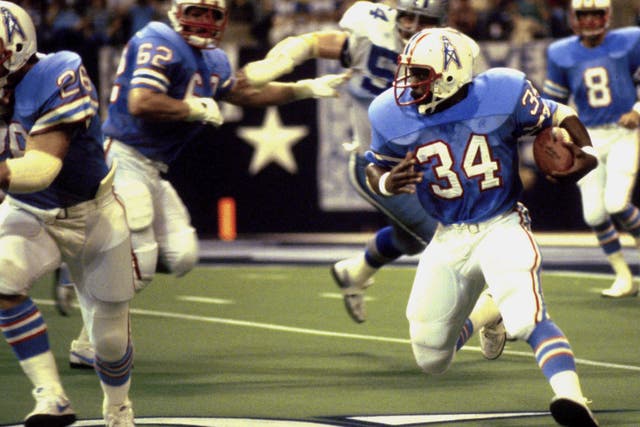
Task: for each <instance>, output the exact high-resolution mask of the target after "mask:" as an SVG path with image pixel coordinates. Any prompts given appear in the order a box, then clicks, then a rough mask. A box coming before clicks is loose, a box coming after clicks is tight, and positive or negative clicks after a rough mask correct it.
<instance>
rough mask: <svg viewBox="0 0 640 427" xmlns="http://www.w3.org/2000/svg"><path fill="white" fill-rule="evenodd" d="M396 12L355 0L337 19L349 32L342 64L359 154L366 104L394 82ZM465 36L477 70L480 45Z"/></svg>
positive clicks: (364, 140) (365, 142) (398, 43)
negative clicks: (348, 73) (350, 73)
mask: <svg viewBox="0 0 640 427" xmlns="http://www.w3.org/2000/svg"><path fill="white" fill-rule="evenodd" d="M397 13H398V12H397V10H396V9H394V8H392V7H389V6H387V5H385V4H381V3H372V2H369V1H358V2H356V3H354V4H353V5H352V6H351V7H350V8H349V9H347V11H346V12H345V13H344V15H343V16H342V19H340V22H339V26H340V28H341V29H342V30H344V31H347V32H349V39H348V49H347V52H346V54H347V55H346V57H343V58H342V65H343V66H345V67H348V68H350V69H351V70H352V71H353V76H352V77H351V79H349V81H348V83H347V91H348V92H349V95H350V96H351V99H352V101H353V103H352V106H351V108H350V114H351V126H352V128H353V132H354V141H353V142H354V146H355V147H358V151H359V152H360V153H361V154H363V153H364V151H365V150H366V148H367V147H369V145H370V142H371V128H370V126H369V117H368V113H367V110H368V108H369V104H370V103H371V101H373V99H374V98H375V97H376V96H378V95H379V94H381V93H382V92H384V91H385V90H387V89H388V88H390V87H391V86H392V85H393V80H394V78H395V73H396V68H397V61H398V55H399V54H400V53H401V52H402V49H403V48H404V41H403V40H402V38H401V37H400V34H399V33H398V29H397V27H396V16H397ZM450 30H451V31H456V32H457V30H454V29H450ZM465 38H466V39H467V40H468V42H469V44H470V45H471V49H472V51H473V56H474V70H477V69H478V68H477V67H478V66H479V64H478V62H477V61H476V59H477V58H478V56H479V52H480V47H479V46H478V44H477V43H476V42H475V41H473V40H472V39H471V38H469V37H467V36H465ZM474 74H477V73H474Z"/></svg>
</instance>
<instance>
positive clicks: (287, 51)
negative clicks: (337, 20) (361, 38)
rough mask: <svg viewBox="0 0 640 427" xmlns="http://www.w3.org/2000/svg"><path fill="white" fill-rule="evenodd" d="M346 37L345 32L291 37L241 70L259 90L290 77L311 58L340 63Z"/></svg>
mask: <svg viewBox="0 0 640 427" xmlns="http://www.w3.org/2000/svg"><path fill="white" fill-rule="evenodd" d="M348 36H349V34H348V33H347V32H344V31H339V30H334V31H315V32H312V33H307V34H302V35H299V36H291V37H287V38H286V39H284V40H282V41H281V42H279V43H278V44H276V45H275V46H274V47H273V48H272V49H271V50H270V51H269V52H268V53H267V55H266V56H265V58H264V59H261V60H259V61H254V62H251V63H249V64H247V65H245V67H244V68H243V72H244V74H245V75H246V78H247V80H248V81H249V83H250V84H251V85H253V86H262V85H264V84H266V83H268V82H271V81H274V80H276V79H278V78H279V77H281V76H283V75H285V74H287V73H290V72H291V71H293V69H294V68H295V67H296V66H297V65H300V64H302V63H303V62H305V61H306V60H308V59H311V58H326V59H340V56H341V53H342V49H343V46H344V43H345V42H346V40H347V38H348Z"/></svg>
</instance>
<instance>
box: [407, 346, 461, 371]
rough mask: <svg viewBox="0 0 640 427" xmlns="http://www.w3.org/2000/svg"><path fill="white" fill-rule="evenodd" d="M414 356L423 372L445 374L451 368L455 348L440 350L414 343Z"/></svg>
mask: <svg viewBox="0 0 640 427" xmlns="http://www.w3.org/2000/svg"><path fill="white" fill-rule="evenodd" d="M411 347H412V349H413V356H414V358H415V360H416V363H417V364H418V366H419V367H420V369H422V371H423V372H425V373H427V374H431V375H439V374H443V373H445V372H446V371H447V369H449V366H450V365H451V361H452V360H453V354H454V352H453V349H451V350H449V351H447V350H439V349H434V348H429V347H426V346H423V345H420V344H416V343H412V344H411Z"/></svg>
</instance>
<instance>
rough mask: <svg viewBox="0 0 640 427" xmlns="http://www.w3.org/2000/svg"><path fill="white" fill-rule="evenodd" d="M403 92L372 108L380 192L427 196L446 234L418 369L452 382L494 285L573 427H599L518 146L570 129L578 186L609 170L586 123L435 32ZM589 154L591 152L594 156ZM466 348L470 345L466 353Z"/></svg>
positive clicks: (558, 410) (414, 47)
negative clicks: (600, 168) (450, 375)
mask: <svg viewBox="0 0 640 427" xmlns="http://www.w3.org/2000/svg"><path fill="white" fill-rule="evenodd" d="M398 64H399V65H398V68H397V71H396V77H395V82H394V86H393V88H391V89H388V90H386V91H385V92H383V93H382V94H381V95H379V96H378V97H377V98H376V99H375V100H374V101H373V102H372V104H371V106H370V108H369V121H370V123H371V126H372V141H371V151H369V152H367V154H366V157H367V159H368V160H369V161H371V164H370V165H369V166H368V167H367V178H368V182H369V184H370V186H371V190H372V191H375V192H377V193H378V194H380V195H384V196H391V195H393V194H415V195H416V197H417V198H418V199H419V200H420V204H421V206H422V209H424V210H425V211H426V212H428V213H429V215H430V216H432V217H433V218H435V219H436V220H438V221H439V222H440V223H441V225H440V227H439V228H438V230H437V231H436V233H435V236H434V238H433V240H432V241H431V243H430V244H429V245H428V246H427V248H426V249H425V251H424V252H423V253H422V254H421V256H420V260H419V263H418V267H417V271H416V275H415V278H414V282H413V287H412V290H411V294H410V296H409V301H408V303H407V309H406V315H407V319H408V320H409V333H410V337H411V345H412V348H413V353H414V356H415V360H416V362H417V364H418V365H419V366H420V367H421V368H422V369H423V370H424V371H425V372H426V373H430V374H440V373H443V372H445V371H446V370H447V369H448V368H449V366H450V364H451V362H452V360H453V357H454V355H455V350H456V348H459V336H460V331H461V330H465V329H466V330H468V331H469V335H470V334H471V333H473V330H474V329H475V328H476V327H478V326H479V325H478V324H477V323H475V322H473V321H472V320H471V319H468V316H469V315H470V313H471V312H472V309H473V307H474V305H475V304H476V301H477V300H478V297H479V296H480V294H481V292H482V290H483V288H484V286H485V282H486V284H487V287H488V290H489V292H490V293H491V296H492V298H493V300H494V301H495V303H496V304H497V306H498V308H499V312H500V314H499V315H501V316H502V318H503V320H504V325H505V327H506V329H507V331H508V332H509V334H510V335H511V336H512V337H513V338H517V339H521V340H523V341H525V342H527V343H528V344H529V345H530V346H531V348H532V350H533V351H534V354H535V357H536V360H537V362H538V365H539V367H540V368H541V370H542V373H543V374H544V375H545V376H546V378H547V379H548V381H549V384H550V385H551V388H552V389H553V392H554V393H555V396H554V398H553V399H552V401H551V406H550V409H551V413H552V415H553V417H554V419H555V420H556V421H557V422H558V423H559V424H561V425H568V426H582V427H585V426H596V425H597V422H596V420H595V418H594V417H593V414H592V413H591V411H590V410H589V408H588V407H587V399H586V398H585V397H584V395H583V393H582V390H581V386H580V381H579V378H578V375H577V373H576V369H575V359H574V356H573V353H572V350H571V346H570V345H569V341H568V339H567V338H566V336H565V335H564V334H563V332H562V331H561V330H560V328H558V326H556V324H555V323H554V322H553V321H552V320H551V318H550V317H549V313H548V312H547V307H546V306H545V302H544V296H543V293H542V287H541V282H540V269H541V267H540V265H541V257H540V250H539V247H538V246H537V243H536V241H535V239H534V237H533V235H532V234H531V230H530V221H529V216H528V213H527V210H526V208H525V207H524V206H523V205H521V204H520V203H518V199H519V197H520V194H521V192H522V183H521V180H520V177H519V174H518V156H519V152H518V142H517V139H518V138H519V137H521V136H523V135H528V134H535V133H536V132H539V131H540V130H542V129H543V128H547V127H550V126H560V127H562V128H564V129H565V130H566V131H567V132H568V133H569V135H570V136H571V139H572V141H573V143H569V144H568V145H567V146H568V147H569V148H570V149H571V150H572V152H573V153H574V156H575V161H574V165H573V166H572V167H571V168H570V169H569V170H567V171H565V172H562V173H559V172H554V173H552V177H553V178H552V179H553V180H557V181H569V182H573V181H575V180H578V179H579V178H581V177H583V176H584V175H585V174H586V173H588V172H589V171H590V170H592V169H593V168H594V167H595V166H596V164H597V159H596V157H595V156H593V155H592V154H589V151H592V150H590V149H592V147H591V143H590V141H589V136H588V134H587V132H586V130H585V129H584V126H583V125H582V124H581V123H580V121H579V120H578V118H577V116H576V115H575V112H574V111H573V110H572V109H571V108H570V107H567V106H564V105H561V104H558V103H556V102H554V101H551V100H543V99H542V98H541V97H540V96H539V94H538V93H537V91H536V90H535V88H534V87H533V86H532V84H531V83H530V82H529V80H527V78H526V76H525V75H524V74H523V73H521V72H519V71H516V70H512V69H507V68H497V69H491V70H489V71H486V72H484V73H482V74H479V75H478V76H477V77H475V78H474V77H473V72H472V64H473V53H472V49H471V47H470V45H469V43H468V41H467V40H465V39H464V38H463V37H461V36H460V35H459V34H456V33H452V32H450V31H445V30H442V29H428V30H424V31H422V32H419V33H417V34H416V35H414V36H413V37H412V38H411V40H409V42H408V44H407V46H406V47H405V49H404V51H403V53H402V54H401V55H400V57H399V59H398ZM581 147H587V148H585V149H582V148H581ZM456 343H458V344H456Z"/></svg>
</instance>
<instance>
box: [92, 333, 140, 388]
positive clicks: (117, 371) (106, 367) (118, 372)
mask: <svg viewBox="0 0 640 427" xmlns="http://www.w3.org/2000/svg"><path fill="white" fill-rule="evenodd" d="M132 365H133V347H132V346H131V343H129V345H128V346H127V351H126V352H125V354H124V356H122V359H120V360H116V361H115V362H107V361H104V360H102V359H100V358H99V357H98V355H97V354H96V357H95V369H96V372H97V374H98V377H100V381H102V382H103V383H105V384H107V385H110V386H114V387H117V386H120V385H122V384H124V383H126V382H127V380H128V379H129V377H130V376H131V366H132Z"/></svg>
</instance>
